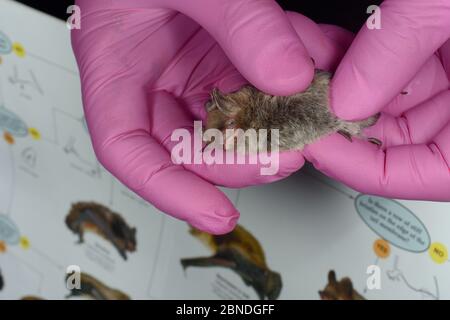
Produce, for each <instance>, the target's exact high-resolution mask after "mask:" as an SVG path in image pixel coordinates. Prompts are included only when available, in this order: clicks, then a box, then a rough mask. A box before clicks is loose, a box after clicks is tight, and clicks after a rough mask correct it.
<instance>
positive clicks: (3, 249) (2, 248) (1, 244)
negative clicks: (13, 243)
mask: <svg viewBox="0 0 450 320" xmlns="http://www.w3.org/2000/svg"><path fill="white" fill-rule="evenodd" d="M5 252H6V243H5V242H4V241H0V253H5Z"/></svg>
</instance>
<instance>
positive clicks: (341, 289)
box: [319, 270, 365, 300]
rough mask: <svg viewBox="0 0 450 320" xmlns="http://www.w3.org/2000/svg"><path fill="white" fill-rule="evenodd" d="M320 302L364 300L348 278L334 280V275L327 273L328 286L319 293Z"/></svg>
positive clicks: (333, 273) (331, 272)
mask: <svg viewBox="0 0 450 320" xmlns="http://www.w3.org/2000/svg"><path fill="white" fill-rule="evenodd" d="M319 295H320V298H321V299H322V300H365V298H364V297H363V296H362V295H360V294H359V293H358V292H357V291H356V290H355V289H353V284H352V281H351V280H350V278H342V279H341V280H339V281H337V280H336V273H335V272H334V271H333V270H331V271H330V272H328V284H327V285H326V286H325V289H323V290H322V291H319Z"/></svg>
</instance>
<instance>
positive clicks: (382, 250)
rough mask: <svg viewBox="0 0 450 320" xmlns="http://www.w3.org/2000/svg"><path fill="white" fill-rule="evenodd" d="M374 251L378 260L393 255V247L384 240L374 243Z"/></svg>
mask: <svg viewBox="0 0 450 320" xmlns="http://www.w3.org/2000/svg"><path fill="white" fill-rule="evenodd" d="M373 251H374V252H375V254H376V255H377V257H378V258H381V259H385V258H387V257H389V254H390V253H391V246H390V245H389V242H387V241H386V240H384V239H377V240H375V242H374V243H373Z"/></svg>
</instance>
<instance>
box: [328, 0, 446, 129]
mask: <svg viewBox="0 0 450 320" xmlns="http://www.w3.org/2000/svg"><path fill="white" fill-rule="evenodd" d="M380 10H381V20H380V22H381V29H378V30H376V29H375V30H370V29H368V28H367V26H366V25H364V26H363V27H362V29H361V30H360V32H359V33H358V35H357V37H356V38H355V40H354V41H353V43H352V45H351V46H350V48H349V50H348V51H347V53H346V55H345V56H344V58H343V60H342V62H341V64H340V65H339V67H338V69H337V71H336V74H335V76H334V78H333V81H332V90H331V101H332V108H333V111H334V113H335V114H336V115H337V116H338V117H340V118H344V119H348V120H357V119H364V118H367V117H369V116H370V115H373V114H375V113H377V112H378V111H380V110H381V109H382V108H383V107H384V106H386V105H387V104H388V103H389V102H390V101H391V100H392V99H393V98H394V97H395V96H396V95H397V94H398V93H399V92H401V91H402V90H403V88H404V87H405V85H406V84H407V83H408V81H409V80H410V79H412V78H413V76H414V75H415V74H416V73H417V71H418V70H419V69H420V67H421V66H422V65H423V64H424V63H425V62H426V61H427V60H428V59H429V58H430V57H431V56H432V55H433V54H434V52H436V51H437V50H438V49H439V47H440V46H442V44H444V42H446V41H447V40H448V38H449V36H450V2H449V1H442V0H415V1H413V2H411V1H410V0H386V1H384V2H383V3H382V5H381V7H380Z"/></svg>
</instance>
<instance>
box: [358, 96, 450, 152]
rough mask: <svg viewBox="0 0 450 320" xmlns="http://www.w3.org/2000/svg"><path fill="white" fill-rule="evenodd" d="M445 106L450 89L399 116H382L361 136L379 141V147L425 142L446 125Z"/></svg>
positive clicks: (449, 103)
mask: <svg viewBox="0 0 450 320" xmlns="http://www.w3.org/2000/svg"><path fill="white" fill-rule="evenodd" d="M449 106H450V90H445V91H442V92H441V93H439V94H437V95H436V96H435V97H433V98H431V99H430V100H427V101H425V102H423V103H422V104H420V105H418V106H416V107H415V108H412V109H409V110H408V111H406V112H405V113H404V114H403V115H401V116H399V117H394V116H392V115H389V114H385V113H383V114H382V115H381V117H380V118H379V119H378V121H377V123H376V124H375V125H374V126H372V127H369V128H367V129H365V130H364V135H365V136H366V137H372V138H377V139H378V140H380V141H382V142H383V148H387V147H392V146H397V145H404V144H421V143H428V142H430V141H431V140H432V139H433V137H435V136H436V135H437V134H438V133H439V132H440V131H441V130H442V128H443V127H444V126H446V125H447V123H449V122H450V107H449Z"/></svg>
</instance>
